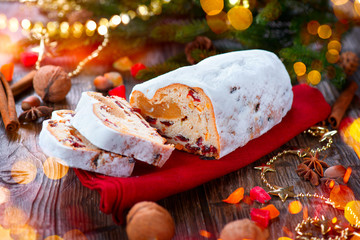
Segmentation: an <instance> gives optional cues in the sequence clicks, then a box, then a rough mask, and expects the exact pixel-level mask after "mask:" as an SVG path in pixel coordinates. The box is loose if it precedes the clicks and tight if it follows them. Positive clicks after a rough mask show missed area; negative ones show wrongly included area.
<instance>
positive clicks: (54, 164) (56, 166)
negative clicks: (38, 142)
mask: <svg viewBox="0 0 360 240" xmlns="http://www.w3.org/2000/svg"><path fill="white" fill-rule="evenodd" d="M59 161H61V160H57V159H56V158H55V157H49V158H47V159H46V160H45V162H44V164H43V171H44V173H45V175H46V176H47V177H48V178H50V179H52V180H57V179H61V178H63V177H64V176H65V175H66V174H67V172H68V171H69V167H68V166H65V165H62V164H60V163H59Z"/></svg>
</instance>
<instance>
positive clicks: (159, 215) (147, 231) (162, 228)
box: [126, 201, 175, 240]
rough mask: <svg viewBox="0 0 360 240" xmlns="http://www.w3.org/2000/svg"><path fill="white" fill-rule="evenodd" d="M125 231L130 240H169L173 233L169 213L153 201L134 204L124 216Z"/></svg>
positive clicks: (173, 225)
mask: <svg viewBox="0 0 360 240" xmlns="http://www.w3.org/2000/svg"><path fill="white" fill-rule="evenodd" d="M126 223H127V226H126V233H127V235H128V238H129V239H130V240H141V239H144V240H145V239H157V240H169V239H172V238H173V236H174V234H175V224H174V220H173V218H172V217H171V215H170V213H169V212H168V211H167V210H166V209H165V208H163V207H161V206H159V205H158V204H156V203H154V202H146V201H144V202H139V203H137V204H135V205H134V206H133V207H132V208H131V209H130V211H129V213H128V215H127V216H126Z"/></svg>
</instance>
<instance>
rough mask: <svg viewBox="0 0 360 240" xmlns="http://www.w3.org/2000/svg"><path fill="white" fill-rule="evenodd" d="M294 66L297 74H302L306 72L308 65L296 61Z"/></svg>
mask: <svg viewBox="0 0 360 240" xmlns="http://www.w3.org/2000/svg"><path fill="white" fill-rule="evenodd" d="M293 67H294V72H295V74H296V75H297V76H302V75H304V74H305V73H306V66H305V64H304V63H303V62H296V63H294V66H293Z"/></svg>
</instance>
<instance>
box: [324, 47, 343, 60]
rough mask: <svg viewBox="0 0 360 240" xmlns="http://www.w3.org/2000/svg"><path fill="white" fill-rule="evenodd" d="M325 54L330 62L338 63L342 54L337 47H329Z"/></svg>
mask: <svg viewBox="0 0 360 240" xmlns="http://www.w3.org/2000/svg"><path fill="white" fill-rule="evenodd" d="M325 56H326V60H327V61H328V62H329V63H337V62H338V61H339V59H340V54H339V52H338V50H336V49H329V50H328V51H327V52H326V55H325Z"/></svg>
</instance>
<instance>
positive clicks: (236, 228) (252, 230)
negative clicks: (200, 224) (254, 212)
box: [220, 218, 269, 240]
mask: <svg viewBox="0 0 360 240" xmlns="http://www.w3.org/2000/svg"><path fill="white" fill-rule="evenodd" d="M268 237H269V231H268V230H267V229H264V230H262V229H261V228H260V227H258V226H257V225H256V223H255V222H253V221H251V220H250V219H248V218H244V219H241V220H236V221H233V222H230V223H228V224H226V225H225V227H224V228H223V229H222V230H221V233H220V238H221V239H222V240H238V239H251V240H266V239H267V238H268Z"/></svg>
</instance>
